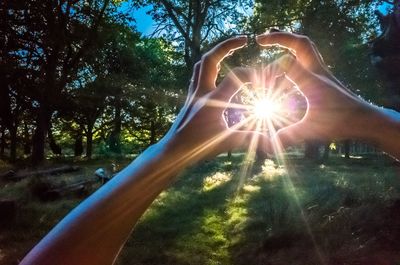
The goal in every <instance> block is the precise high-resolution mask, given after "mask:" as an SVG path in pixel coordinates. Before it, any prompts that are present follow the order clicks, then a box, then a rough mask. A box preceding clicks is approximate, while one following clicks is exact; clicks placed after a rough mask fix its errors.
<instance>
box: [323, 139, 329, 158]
mask: <svg viewBox="0 0 400 265" xmlns="http://www.w3.org/2000/svg"><path fill="white" fill-rule="evenodd" d="M330 145H331V143H329V142H328V143H327V144H325V147H324V154H323V155H322V160H323V161H328V159H329V153H330Z"/></svg>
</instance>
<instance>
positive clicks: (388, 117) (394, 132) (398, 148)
mask: <svg viewBox="0 0 400 265" xmlns="http://www.w3.org/2000/svg"><path fill="white" fill-rule="evenodd" d="M380 115H381V119H382V120H381V122H380V124H381V127H376V128H375V132H376V135H375V139H376V142H377V144H378V147H379V148H381V149H382V150H383V151H384V152H386V153H388V154H389V155H391V156H393V157H394V158H396V159H397V160H400V113H399V112H396V111H394V110H391V109H385V108H381V109H380Z"/></svg>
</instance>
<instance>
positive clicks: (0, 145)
mask: <svg viewBox="0 0 400 265" xmlns="http://www.w3.org/2000/svg"><path fill="white" fill-rule="evenodd" d="M5 149H6V127H5V126H4V125H3V126H1V143H0V157H4V152H5Z"/></svg>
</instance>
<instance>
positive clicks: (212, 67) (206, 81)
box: [197, 36, 247, 94]
mask: <svg viewBox="0 0 400 265" xmlns="http://www.w3.org/2000/svg"><path fill="white" fill-rule="evenodd" d="M246 43H247V36H239V37H235V38H230V39H228V40H226V41H223V42H221V43H219V44H218V45H217V46H215V47H214V48H213V49H212V50H210V51H209V52H207V53H206V54H204V55H203V57H202V59H201V61H202V62H201V68H200V78H199V83H198V86H197V87H198V90H199V93H200V94H205V93H208V92H209V91H210V90H211V89H213V88H215V81H216V79H217V76H218V72H219V64H220V62H221V61H222V60H223V59H224V58H225V57H227V56H228V55H231V54H232V52H234V51H235V50H237V49H240V48H242V47H243V46H245V45H246Z"/></svg>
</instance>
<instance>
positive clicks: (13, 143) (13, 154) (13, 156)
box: [10, 124, 17, 163]
mask: <svg viewBox="0 0 400 265" xmlns="http://www.w3.org/2000/svg"><path fill="white" fill-rule="evenodd" d="M16 160H17V125H16V124H13V125H12V126H11V128H10V161H11V163H14V162H15V161H16Z"/></svg>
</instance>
